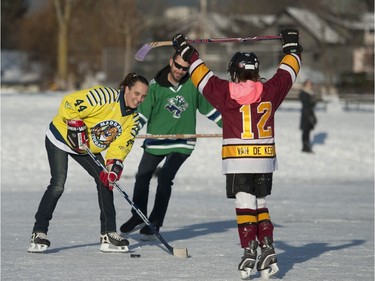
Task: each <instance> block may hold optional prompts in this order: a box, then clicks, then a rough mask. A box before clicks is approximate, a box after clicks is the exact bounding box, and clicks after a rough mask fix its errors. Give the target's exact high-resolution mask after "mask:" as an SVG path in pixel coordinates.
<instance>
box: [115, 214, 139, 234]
mask: <svg viewBox="0 0 375 281" xmlns="http://www.w3.org/2000/svg"><path fill="white" fill-rule="evenodd" d="M144 226H145V222H144V221H143V220H142V219H141V218H140V217H139V216H137V215H133V216H132V217H131V218H130V219H129V220H128V221H127V222H126V223H124V224H123V225H121V227H120V231H121V233H123V234H129V233H132V232H134V231H137V230H138V229H141V228H142V227H144Z"/></svg>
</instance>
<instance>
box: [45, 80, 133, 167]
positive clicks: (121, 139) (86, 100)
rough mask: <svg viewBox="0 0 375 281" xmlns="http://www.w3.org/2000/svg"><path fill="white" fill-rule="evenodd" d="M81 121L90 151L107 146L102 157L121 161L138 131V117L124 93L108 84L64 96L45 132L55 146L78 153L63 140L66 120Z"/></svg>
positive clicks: (64, 138)
mask: <svg viewBox="0 0 375 281" xmlns="http://www.w3.org/2000/svg"><path fill="white" fill-rule="evenodd" d="M78 119H79V120H83V121H84V122H85V124H86V126H87V128H88V139H89V147H90V149H91V151H92V152H93V153H100V152H102V151H104V150H106V149H107V152H106V157H105V158H106V159H121V160H124V159H125V158H126V156H127V155H128V154H129V152H130V150H131V148H132V147H133V143H134V138H135V136H136V135H137V134H138V123H139V116H138V113H137V111H136V110H135V109H133V108H130V107H127V106H126V104H125V99H124V93H123V92H120V91H119V90H116V89H114V88H111V87H104V86H95V87H92V88H89V89H85V90H80V91H77V92H74V93H72V94H69V95H66V96H65V97H64V98H63V100H62V102H61V105H60V107H59V111H58V113H57V115H56V116H55V117H54V118H53V120H52V122H51V123H50V125H49V128H48V131H47V137H48V138H49V140H50V141H51V142H52V143H53V144H54V145H56V146H57V147H58V148H60V149H62V150H64V151H66V152H69V153H74V154H78V153H77V152H76V151H75V150H73V149H72V147H70V144H69V142H68V140H67V128H68V127H67V124H66V121H67V120H78Z"/></svg>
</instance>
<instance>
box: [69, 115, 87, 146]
mask: <svg viewBox="0 0 375 281" xmlns="http://www.w3.org/2000/svg"><path fill="white" fill-rule="evenodd" d="M66 123H67V125H68V132H67V139H68V141H69V144H70V146H71V147H72V148H73V149H74V150H75V151H77V152H79V153H81V152H84V151H85V149H84V148H83V147H82V145H83V144H86V145H87V146H88V145H89V138H88V132H87V126H86V124H85V122H83V121H82V120H68V121H67V122H66Z"/></svg>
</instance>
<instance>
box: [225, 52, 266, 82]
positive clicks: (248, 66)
mask: <svg viewBox="0 0 375 281" xmlns="http://www.w3.org/2000/svg"><path fill="white" fill-rule="evenodd" d="M244 70H256V71H259V60H258V58H257V56H256V55H255V54H254V53H253V52H251V53H240V52H237V53H235V54H234V55H233V57H232V59H231V60H230V62H229V64H228V70H227V72H228V74H229V76H230V79H231V80H232V81H233V82H234V81H235V80H236V77H238V75H239V74H240V73H241V72H242V71H244Z"/></svg>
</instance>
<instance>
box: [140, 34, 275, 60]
mask: <svg viewBox="0 0 375 281" xmlns="http://www.w3.org/2000/svg"><path fill="white" fill-rule="evenodd" d="M278 39H281V36H280V35H266V36H255V37H235V38H210V39H194V40H187V42H188V43H189V44H206V43H229V42H231V43H234V42H247V41H264V40H278ZM162 46H173V43H172V41H155V42H148V43H146V44H144V45H143V46H142V47H141V48H140V49H139V50H138V51H137V53H136V54H135V56H134V58H135V59H136V60H139V61H144V59H145V57H146V56H147V54H148V53H149V52H150V51H151V50H152V49H154V48H157V47H162Z"/></svg>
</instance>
